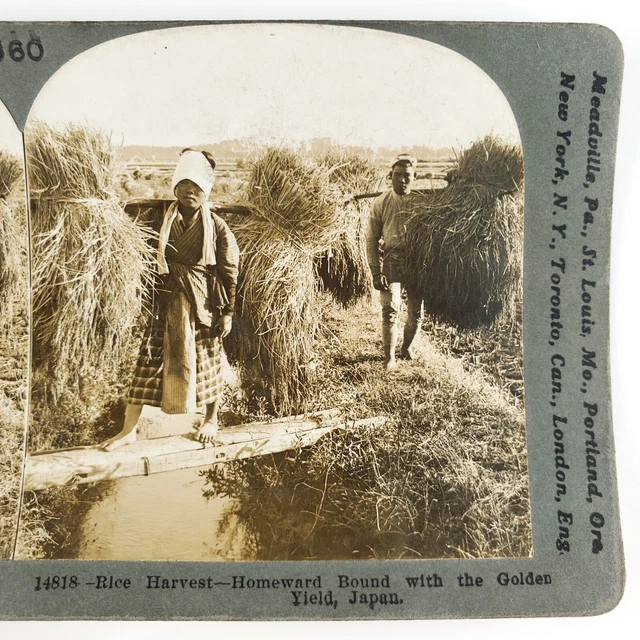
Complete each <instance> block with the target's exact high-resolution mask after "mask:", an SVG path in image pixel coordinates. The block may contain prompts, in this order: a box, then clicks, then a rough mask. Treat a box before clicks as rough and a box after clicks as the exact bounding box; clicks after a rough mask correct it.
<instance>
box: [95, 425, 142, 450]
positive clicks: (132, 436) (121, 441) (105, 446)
mask: <svg viewBox="0 0 640 640" xmlns="http://www.w3.org/2000/svg"><path fill="white" fill-rule="evenodd" d="M137 439H138V430H137V429H136V428H134V429H133V430H132V431H129V432H128V433H125V431H124V429H123V430H122V431H121V432H120V433H119V434H118V435H115V436H113V438H109V439H108V440H105V441H104V442H103V443H102V444H101V445H100V449H102V450H103V451H113V450H114V449H118V448H120V447H122V446H124V445H125V444H132V443H133V442H135V441H136V440H137Z"/></svg>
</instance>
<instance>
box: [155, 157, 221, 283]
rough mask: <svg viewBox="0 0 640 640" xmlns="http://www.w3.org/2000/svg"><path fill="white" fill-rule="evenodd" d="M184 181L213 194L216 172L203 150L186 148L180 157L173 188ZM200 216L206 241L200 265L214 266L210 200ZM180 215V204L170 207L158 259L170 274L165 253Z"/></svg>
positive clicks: (159, 266) (160, 271)
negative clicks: (170, 234) (187, 149)
mask: <svg viewBox="0 0 640 640" xmlns="http://www.w3.org/2000/svg"><path fill="white" fill-rule="evenodd" d="M181 180H191V182H193V183H195V184H197V185H198V186H199V187H200V188H201V189H202V190H203V191H204V193H205V196H206V198H208V197H209V194H210V193H211V189H212V188H213V182H214V173H213V168H212V167H211V165H210V164H209V161H208V160H207V159H206V158H205V157H204V156H203V155H202V153H200V152H199V151H185V152H184V153H183V154H182V155H181V156H180V160H178V164H177V166H176V170H175V171H174V172H173V178H172V179H171V188H172V189H173V191H174V193H175V190H176V185H177V184H178V183H179V182H180V181H181ZM199 213H200V215H201V216H202V226H203V230H204V241H203V244H202V258H201V260H200V261H199V262H198V264H205V265H213V264H215V263H216V256H215V252H214V250H213V220H212V219H211V215H210V214H209V206H208V205H207V203H206V201H205V203H204V204H203V205H202V207H200V212H199ZM177 215H178V203H177V202H174V203H172V204H171V206H170V207H169V208H168V209H167V212H166V213H165V216H164V219H163V221H162V227H161V228H160V234H159V239H158V252H157V254H156V260H157V262H158V273H161V274H165V273H169V265H168V264H167V260H166V258H165V255H164V252H165V250H166V248H167V243H168V242H169V233H170V231H171V225H172V224H173V221H174V220H175V219H176V216H177Z"/></svg>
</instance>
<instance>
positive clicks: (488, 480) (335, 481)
mask: <svg viewBox="0 0 640 640" xmlns="http://www.w3.org/2000/svg"><path fill="white" fill-rule="evenodd" d="M37 126H41V127H43V126H44V125H37ZM29 140H30V142H29V143H28V149H29V150H30V159H29V164H28V166H29V171H30V182H31V184H32V185H33V186H34V196H33V202H32V212H33V213H32V216H33V217H32V223H33V228H34V234H35V235H34V244H33V247H34V249H33V251H34V282H35V286H34V321H35V324H34V327H35V333H34V345H35V349H34V354H35V359H34V372H35V378H36V386H35V387H34V390H35V392H34V394H32V400H33V401H34V406H35V407H36V411H35V413H34V420H35V422H36V423H37V424H36V425H35V426H34V428H33V429H32V430H31V434H30V440H31V446H32V447H34V448H36V449H43V448H49V447H64V446H78V445H85V444H93V443H95V442H98V441H100V440H102V439H103V438H105V437H108V436H109V435H112V434H113V433H115V432H116V431H118V430H119V427H120V422H121V420H122V415H123V412H124V400H123V398H124V395H125V390H126V387H127V382H128V379H129V377H130V376H131V373H132V370H133V360H134V358H135V353H136V350H137V347H136V345H137V343H138V340H139V338H140V332H141V331H142V329H143V327H144V324H145V317H146V315H145V314H146V313H147V310H145V306H144V303H145V292H146V291H147V290H148V288H149V286H150V281H149V278H150V267H149V264H150V260H151V256H152V251H151V252H150V247H151V240H152V236H153V233H152V232H151V231H150V230H149V229H148V228H146V227H145V219H144V218H142V217H141V218H140V219H132V218H131V216H128V215H127V214H126V212H125V211H124V209H123V204H124V202H125V201H126V200H131V199H135V198H143V199H144V198H148V199H152V198H166V197H169V195H170V194H167V188H168V180H167V176H166V175H165V174H164V172H162V171H159V170H158V168H157V167H155V168H151V169H149V170H148V172H147V169H144V168H143V169H139V168H131V167H123V166H122V165H119V164H118V161H117V157H116V156H115V153H114V150H113V147H112V145H111V143H110V141H109V140H108V139H107V138H105V137H104V136H103V135H102V134H100V133H99V132H90V131H87V130H86V129H83V128H82V127H75V128H74V127H70V128H69V129H67V130H66V131H63V132H60V131H58V132H55V131H51V130H45V129H43V128H41V129H40V130H38V129H37V127H36V128H34V129H32V131H31V137H30V139H29ZM483 153H484V154H485V156H486V158H489V159H492V161H491V162H486V161H485V160H482V158H481V159H480V160H478V158H479V157H481V156H482V154H483ZM518 157H519V160H518ZM474 158H475V160H474ZM486 158H485V159H486ZM494 159H495V161H494ZM519 161H520V163H521V156H518V151H517V150H515V151H514V150H512V149H506V150H505V148H504V146H500V145H498V146H494V145H492V141H491V140H490V139H485V140H483V141H480V142H479V143H478V145H477V146H476V147H474V148H472V149H471V150H468V151H467V153H466V155H465V154H464V153H463V154H462V155H461V156H460V157H459V158H458V161H457V164H456V165H455V170H456V180H455V181H452V182H451V184H450V186H448V187H446V188H442V189H433V187H444V185H445V184H446V183H444V182H443V183H442V184H440V183H439V180H440V178H441V176H440V177H439V176H434V175H433V174H431V175H430V176H429V177H426V176H427V174H426V173H425V174H424V175H423V176H421V178H422V180H423V182H422V184H418V185H417V186H426V187H427V188H429V189H431V192H430V194H428V195H425V200H424V206H423V207H422V208H421V210H420V211H416V212H414V213H415V215H414V218H412V219H413V220H415V224H416V225H417V226H416V229H418V227H419V229H418V230H417V231H416V233H415V234H414V235H415V237H417V238H421V239H422V240H421V241H420V242H417V243H415V244H414V245H413V248H412V251H413V253H412V256H413V259H414V262H415V264H418V265H421V266H422V270H421V271H419V273H421V274H424V273H425V272H426V271H428V270H427V269H425V268H424V267H425V266H426V265H428V262H427V257H428V256H426V254H425V247H428V246H434V244H435V245H437V249H438V250H440V251H445V252H447V251H448V252H449V257H450V258H452V260H450V261H449V263H447V262H446V261H445V260H444V259H440V260H437V261H436V262H437V264H436V265H435V266H434V268H432V269H431V271H432V272H433V273H432V274H431V275H428V277H423V275H421V276H420V277H419V278H417V279H416V281H415V282H414V283H413V285H414V286H415V287H416V288H417V289H418V290H419V292H420V294H421V296H422V297H423V298H424V299H425V305H426V310H427V312H428V314H429V315H428V317H427V319H426V320H425V325H424V327H423V329H424V336H423V340H422V343H421V345H420V347H419V349H418V351H419V358H418V359H417V360H416V361H411V362H404V363H402V365H401V367H400V369H399V370H398V372H397V373H396V374H394V375H393V376H392V377H389V376H386V375H385V374H383V369H382V363H381V352H382V348H381V344H380V328H379V325H380V309H379V306H377V303H376V299H377V296H376V295H375V294H374V292H372V288H371V282H370V278H369V273H368V266H367V264H366V259H365V257H364V235H365V228H366V221H367V218H368V211H369V206H370V202H371V201H370V200H358V201H355V200H353V199H352V196H353V195H356V194H358V193H372V192H376V191H378V190H381V189H383V188H384V186H385V173H386V171H384V170H381V168H380V167H379V166H376V165H372V164H371V163H368V162H366V161H364V160H362V159H359V158H356V157H349V156H348V155H345V154H334V155H332V156H328V157H326V158H323V159H311V158H308V157H304V156H302V155H301V154H300V153H298V152H295V151H292V150H290V149H284V148H267V149H263V150H261V151H260V152H258V154H257V155H256V157H255V158H253V159H252V161H251V163H249V164H248V165H247V166H246V167H243V168H242V169H240V170H238V171H235V172H234V171H227V172H226V173H228V175H221V176H220V179H219V180H218V184H217V186H216V189H215V190H214V192H213V194H212V200H213V201H214V202H216V203H232V204H240V205H242V206H244V207H245V208H246V209H247V210H248V212H249V215H244V216H243V215H239V214H232V215H230V216H228V217H227V221H228V223H229V226H230V227H231V229H232V231H233V232H234V233H235V235H236V237H237V239H238V243H239V245H240V248H241V251H242V257H241V265H240V281H239V283H238V299H237V311H236V316H235V318H234V328H233V331H232V334H231V336H230V337H229V339H228V342H227V343H226V346H227V350H228V352H229V355H230V358H231V359H232V361H233V362H234V364H235V366H236V368H237V369H238V371H239V373H240V378H241V380H242V389H241V390H239V391H234V392H233V393H230V394H229V395H228V397H227V401H226V407H225V408H224V409H223V411H222V415H221V420H222V421H223V423H224V422H225V421H226V423H227V424H229V423H230V422H233V421H234V420H236V419H242V420H244V421H248V420H251V419H261V418H262V419H264V418H265V417H268V416H274V415H284V414H289V413H298V412H301V411H305V410H316V409H326V408H332V407H336V406H338V407H339V408H341V409H342V411H343V412H344V414H345V415H346V416H348V417H353V418H358V417H366V416H370V415H374V414H384V415H387V416H388V418H389V422H388V425H387V427H386V428H385V429H383V430H381V431H378V432H371V433H367V432H340V433H336V434H335V435H332V436H329V437H327V438H325V439H323V440H322V441H321V442H320V443H319V444H318V445H315V446H314V447H310V448H308V449H305V450H304V451H299V452H288V453H285V454H280V455H278V456H269V457H266V458H256V459H251V460H247V461H244V462H241V463H233V464H230V465H227V466H226V467H224V468H222V467H219V466H218V467H214V468H212V469H211V470H210V471H209V472H208V474H207V475H206V482H207V483H208V484H207V491H209V492H211V494H212V495H213V494H216V493H222V494H225V493H226V494H230V495H233V497H234V498H235V499H236V500H237V503H238V505H240V506H239V507H238V513H237V515H238V517H239V518H240V519H243V520H244V521H245V522H246V523H247V525H248V526H249V528H250V529H251V530H252V531H254V532H255V535H254V536H253V537H252V538H251V542H250V543H251V544H252V545H253V546H254V548H253V552H255V553H256V554H257V555H258V556H259V557H261V558H263V559H276V558H284V557H287V558H291V559H294V558H320V557H332V558H339V557H340V558H341V557H345V558H346V557H349V558H353V557H361V558H371V557H389V558H404V557H516V556H526V555H528V554H529V553H530V551H531V531H530V522H529V507H528V487H527V460H526V441H525V432H524V409H523V400H522V394H523V389H522V369H521V334H520V333H518V328H519V327H520V322H521V318H520V313H521V307H520V305H519V299H518V293H519V285H520V278H521V271H520V260H521V254H520V253H519V251H520V248H521V242H522V239H521V231H520V227H519V226H518V225H519V224H521V202H520V201H519V200H518V198H519V197H520V194H519V191H518V190H519V189H520V188H521V185H522V175H520V174H519V173H518V167H519V166H520V165H519V164H518V162H519ZM478 164H481V165H483V167H484V168H483V169H482V170H479V169H478ZM449 171H450V169H449ZM505 173H506V174H507V175H508V179H506V180H504V179H502V180H501V178H504V174H505ZM63 175H64V176H67V177H66V178H64V179H61V177H62V176H63ZM518 181H519V182H518ZM434 193H435V195H434ZM478 194H479V195H478ZM434 203H435V204H434ZM454 222H455V224H456V225H458V226H459V227H460V229H461V231H460V233H459V234H458V235H457V236H456V238H457V239H456V241H455V242H454V243H453V244H452V243H451V242H449V239H448V238H445V240H442V237H441V235H440V236H439V235H438V233H441V232H442V230H443V229H444V230H447V229H450V228H451V227H452V224H453V223H454ZM494 223H495V224H494ZM434 225H435V226H434ZM438 225H439V226H438ZM492 225H493V228H496V229H497V231H496V233H495V234H494V235H493V236H492V237H491V239H490V240H487V230H488V229H491V228H492ZM454 235H455V234H454ZM430 236H433V237H434V238H435V239H436V240H437V241H436V242H432V244H431V245H429V243H428V242H427V240H428V239H429V238H428V237H430ZM460 238H461V240H460ZM80 239H82V240H83V241H80ZM487 244H488V245H490V246H487ZM478 247H481V249H482V250H481V251H480V252H479V251H478V250H477V249H478ZM435 251H436V249H435V248H434V249H433V251H432V252H435ZM492 251H493V252H492ZM494 262H495V263H496V264H497V269H495V271H491V270H489V271H487V265H489V266H491V265H492V264H493V263H494ZM449 264H453V265H454V266H453V267H451V268H453V269H454V270H453V271H451V269H450V268H449V266H448V265H449ZM429 278H431V279H429ZM481 285H483V286H484V290H485V291H489V293H490V295H489V299H487V298H486V296H485V298H483V299H478V298H477V297H476V298H473V296H472V295H471V294H472V293H473V292H474V291H476V290H478V289H483V286H481ZM456 288H457V289H459V290H461V291H462V290H464V292H466V293H468V294H469V295H464V296H462V295H461V296H457V297H456V296H455V295H454V294H455V291H454V289H456ZM437 293H442V294H443V295H444V297H443V298H441V299H438V296H437ZM491 296H493V298H491ZM72 301H73V302H72ZM434 301H435V302H434ZM452 301H453V303H454V304H452ZM429 303H431V306H429ZM456 305H457V306H456ZM87 318H89V319H90V322H89V326H85V325H86V319H87ZM465 318H466V320H465ZM483 332H485V333H483ZM45 345H46V348H45ZM105 350H106V351H108V354H109V358H108V359H107V360H104V359H103V358H102V357H101V356H100V354H102V353H104V352H105ZM45 354H46V357H45ZM69 362H74V363H77V365H76V366H75V367H73V368H69V367H68V366H66V365H68V363H69ZM62 415H64V416H65V420H64V427H63V428H61V427H60V426H59V420H58V418H59V416H62ZM69 491H70V490H69ZM63 493H64V491H63ZM67 493H68V494H69V495H67V494H65V495H63V496H62V497H61V496H60V495H59V494H60V492H57V493H56V495H55V496H53V495H52V496H50V499H49V501H48V503H47V500H48V499H47V498H46V495H45V494H43V495H41V496H39V497H38V498H37V499H36V497H33V498H30V500H29V501H28V503H27V506H26V508H25V514H27V516H28V517H27V518H26V520H25V522H26V524H25V526H26V528H27V529H28V531H30V532H31V538H30V539H31V540H33V541H34V542H33V545H34V547H37V546H38V545H39V544H51V540H54V538H55V536H57V537H60V536H62V537H64V536H65V532H64V531H62V532H61V531H59V530H57V531H56V533H55V536H54V537H53V538H52V535H54V534H53V533H52V531H53V529H52V527H53V528H55V527H57V526H58V525H56V524H55V523H54V524H53V525H47V524H46V517H44V516H43V517H40V516H39V515H38V514H40V515H43V514H44V512H45V511H46V509H47V508H49V507H51V508H54V509H55V508H57V507H55V505H58V507H59V506H60V505H61V504H64V503H65V502H68V503H69V504H72V503H73V496H71V494H70V493H69V492H67ZM65 496H66V498H65ZM38 500H40V502H38ZM43 500H44V502H42V501H43ZM47 505H48V506H47ZM50 522H52V521H50ZM29 535H30V534H29V533H27V535H26V539H29ZM38 540H40V541H45V542H37V541H38ZM47 540H49V542H46V541H47ZM53 544H55V540H54V542H53ZM37 553H38V552H37V550H35V551H34V550H29V549H23V550H22V555H23V556H24V557H32V556H36V555H37Z"/></svg>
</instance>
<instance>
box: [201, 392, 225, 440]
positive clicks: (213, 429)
mask: <svg viewBox="0 0 640 640" xmlns="http://www.w3.org/2000/svg"><path fill="white" fill-rule="evenodd" d="M219 408H220V400H215V401H214V402H213V403H212V404H208V405H207V412H206V413H205V416H204V421H203V423H202V424H201V425H200V428H199V429H198V431H197V432H196V439H198V440H200V442H202V443H204V444H207V443H213V442H216V436H217V435H218V409H219Z"/></svg>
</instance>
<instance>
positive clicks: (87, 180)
mask: <svg viewBox="0 0 640 640" xmlns="http://www.w3.org/2000/svg"><path fill="white" fill-rule="evenodd" d="M27 167H28V173H29V192H30V193H29V195H30V198H31V201H32V202H31V221H32V234H33V235H32V237H33V264H32V268H33V272H32V274H33V275H32V278H33V335H34V366H35V368H36V371H39V372H41V373H43V374H44V375H45V376H48V380H47V383H46V386H47V389H49V390H50V391H53V392H54V393H58V392H60V391H61V390H62V389H63V388H64V387H65V386H66V385H67V384H68V383H73V382H76V381H78V380H79V379H80V378H81V377H82V376H83V375H86V374H87V373H88V372H91V373H92V376H95V375H96V374H97V373H99V374H108V373H113V372H114V371H116V370H117V369H118V367H119V365H120V364H121V362H122V359H123V357H125V354H126V352H127V349H128V348H130V341H131V339H132V335H131V334H132V329H133V328H134V326H135V324H136V322H137V319H138V317H139V315H140V311H141V296H142V292H143V291H144V290H145V289H146V288H147V287H148V284H149V278H150V274H151V265H152V255H151V251H150V249H149V245H148V242H147V239H148V232H146V231H144V230H143V228H142V227H140V226H138V225H136V223H135V222H133V221H132V220H131V219H130V218H129V216H128V215H127V214H126V213H125V212H124V210H123V209H122V207H121V206H120V203H119V201H118V199H117V197H116V196H115V193H116V181H117V167H116V157H115V152H114V148H113V145H112V144H111V141H110V139H109V138H108V137H107V136H106V135H105V134H103V133H101V132H99V131H95V130H92V129H89V128H86V127H83V126H80V125H68V126H67V127H66V128H65V129H64V130H55V129H52V128H50V127H48V126H47V125H45V124H43V123H34V124H33V125H31V126H30V127H29V130H28V140H27Z"/></svg>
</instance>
